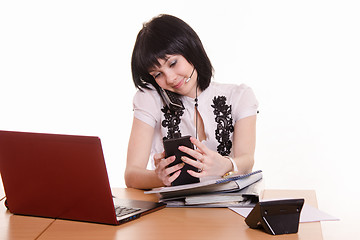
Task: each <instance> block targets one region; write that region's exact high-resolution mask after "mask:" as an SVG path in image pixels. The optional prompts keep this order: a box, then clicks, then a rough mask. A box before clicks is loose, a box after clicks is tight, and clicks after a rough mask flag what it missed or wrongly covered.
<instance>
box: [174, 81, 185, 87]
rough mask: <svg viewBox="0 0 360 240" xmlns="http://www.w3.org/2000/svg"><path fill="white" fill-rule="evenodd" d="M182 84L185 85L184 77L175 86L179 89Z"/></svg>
mask: <svg viewBox="0 0 360 240" xmlns="http://www.w3.org/2000/svg"><path fill="white" fill-rule="evenodd" d="M182 85H184V79H183V80H181V81H180V82H179V83H178V84H176V85H175V86H174V88H176V89H178V88H180V87H181V86H182Z"/></svg>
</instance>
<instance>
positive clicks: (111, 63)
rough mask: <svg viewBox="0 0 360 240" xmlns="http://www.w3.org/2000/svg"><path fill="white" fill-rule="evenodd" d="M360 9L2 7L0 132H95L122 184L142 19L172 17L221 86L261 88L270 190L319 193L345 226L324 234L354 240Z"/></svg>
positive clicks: (259, 160) (289, 5)
mask: <svg viewBox="0 0 360 240" xmlns="http://www.w3.org/2000/svg"><path fill="white" fill-rule="evenodd" d="M359 12H360V4H359V2H358V1H355V0H354V1H347V0H342V1H336V0H335V1H331V0H328V1H325V0H324V1H320V0H309V1H308V0H303V1H290V0H283V1H280V0H276V1H268V0H263V1H226V0H224V1H210V0H207V1H194V0H192V1H187V0H182V1H156V0H153V1H136V0H133V1H105V0H101V1H79V0H71V1H66V0H61V1H0V129H2V130H19V131H31V132H48V133H63V134H80V135H96V136H99V137H100V138H101V139H102V142H103V148H104V154H105V158H106V164H107V168H108V173H109V178H110V183H111V186H112V187H124V186H125V185H124V180H123V172H124V168H125V162H126V151H127V142H128V138H129V134H130V129H131V122H132V98H133V95H134V93H135V87H134V86H133V83H132V78H131V69H130V58H131V52H132V48H133V45H134V42H135V38H136V35H137V33H138V31H139V30H140V29H141V27H142V23H143V22H146V21H148V20H150V19H151V18H152V17H153V16H156V15H158V14H160V13H168V14H173V15H175V16H178V17H180V18H182V19H183V20H185V21H186V22H187V23H189V24H190V25H191V26H192V27H193V28H194V29H195V31H196V32H197V33H198V34H199V36H200V38H201V39H202V41H203V44H204V46H205V48H206V50H207V52H208V55H209V57H210V59H211V60H212V63H213V65H214V68H215V81H218V82H224V83H246V84H247V85H249V86H251V87H252V88H253V90H254V91H255V94H256V96H257V98H258V100H259V102H260V108H259V110H260V114H259V115H258V124H257V126H258V127H257V150H256V164H255V167H254V169H255V170H256V169H262V170H263V171H264V175H265V180H266V188H271V189H274V188H275V189H277V188H281V189H314V190H316V192H317V197H318V202H319V207H320V209H321V210H324V211H326V212H328V213H330V214H332V215H335V216H337V217H339V218H341V219H342V221H341V222H331V223H325V224H323V228H324V229H325V230H327V229H329V230H331V229H333V231H334V229H338V228H339V227H340V226H341V228H342V230H339V231H335V232H340V233H341V234H343V233H344V232H342V231H344V230H346V233H347V234H349V236H351V235H352V234H354V233H355V231H356V230H355V229H354V227H356V226H357V225H355V222H356V221H357V220H356V218H355V212H357V213H360V211H359V210H358V204H357V202H358V200H359V196H360V194H359V192H360V191H359V188H358V184H357V183H358V182H359V180H358V175H359V171H358V166H359V164H358V161H359V160H360V159H359V140H358V139H359V136H360V130H359V122H360V117H359V116H360V114H359V103H360V97H359V94H358V92H359V90H358V89H359V88H358V86H359V84H358V82H359V80H360V72H359V70H360V69H359V66H360V44H359V43H360V14H359ZM354 211H355V212H354ZM351 226H352V227H351ZM346 227H348V228H346ZM324 232H326V231H324ZM340 233H339V234H340ZM350 234H351V235H350ZM328 235H330V234H328ZM339 236H340V235H339ZM325 237H326V239H336V238H337V237H336V235H332V234H331V236H327V234H326V233H325Z"/></svg>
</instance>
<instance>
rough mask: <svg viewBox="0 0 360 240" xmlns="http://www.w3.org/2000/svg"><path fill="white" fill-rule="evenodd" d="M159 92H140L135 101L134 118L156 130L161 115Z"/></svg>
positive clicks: (145, 90) (137, 93)
mask: <svg viewBox="0 0 360 240" xmlns="http://www.w3.org/2000/svg"><path fill="white" fill-rule="evenodd" d="M157 98H158V96H157V92H156V91H154V90H151V89H144V90H143V91H140V90H138V91H137V92H136V94H135V96H134V99H133V111H134V117H135V118H137V119H139V120H141V121H143V122H145V123H147V124H148V125H150V126H152V127H153V128H155V126H156V124H157V122H158V115H159V113H160V105H159V100H158V99H157Z"/></svg>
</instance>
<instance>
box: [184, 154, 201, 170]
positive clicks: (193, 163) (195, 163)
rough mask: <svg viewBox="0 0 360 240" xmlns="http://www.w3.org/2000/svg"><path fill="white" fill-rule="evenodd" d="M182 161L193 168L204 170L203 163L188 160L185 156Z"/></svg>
mask: <svg viewBox="0 0 360 240" xmlns="http://www.w3.org/2000/svg"><path fill="white" fill-rule="evenodd" d="M181 160H182V161H183V162H185V163H187V164H189V165H191V166H193V167H196V168H198V169H202V168H203V166H204V164H203V163H202V162H199V161H196V160H194V159H191V158H188V157H185V156H183V157H181Z"/></svg>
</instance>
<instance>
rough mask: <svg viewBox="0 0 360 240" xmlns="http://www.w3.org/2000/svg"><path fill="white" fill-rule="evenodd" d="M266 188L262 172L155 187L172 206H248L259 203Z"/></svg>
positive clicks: (161, 199) (153, 191) (147, 192)
mask: <svg viewBox="0 0 360 240" xmlns="http://www.w3.org/2000/svg"><path fill="white" fill-rule="evenodd" d="M262 190H263V184H262V171H255V172H252V173H250V174H246V175H235V176H232V177H230V178H220V179H212V180H207V181H201V182H199V183H193V184H186V185H180V186H172V187H162V188H155V189H152V190H150V191H146V192H145V194H150V193H157V194H159V195H160V201H161V202H166V203H167V206H168V207H230V206H231V207H244V206H247V207H248V206H255V204H256V203H257V202H258V201H259V196H260V194H261V191H262Z"/></svg>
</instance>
